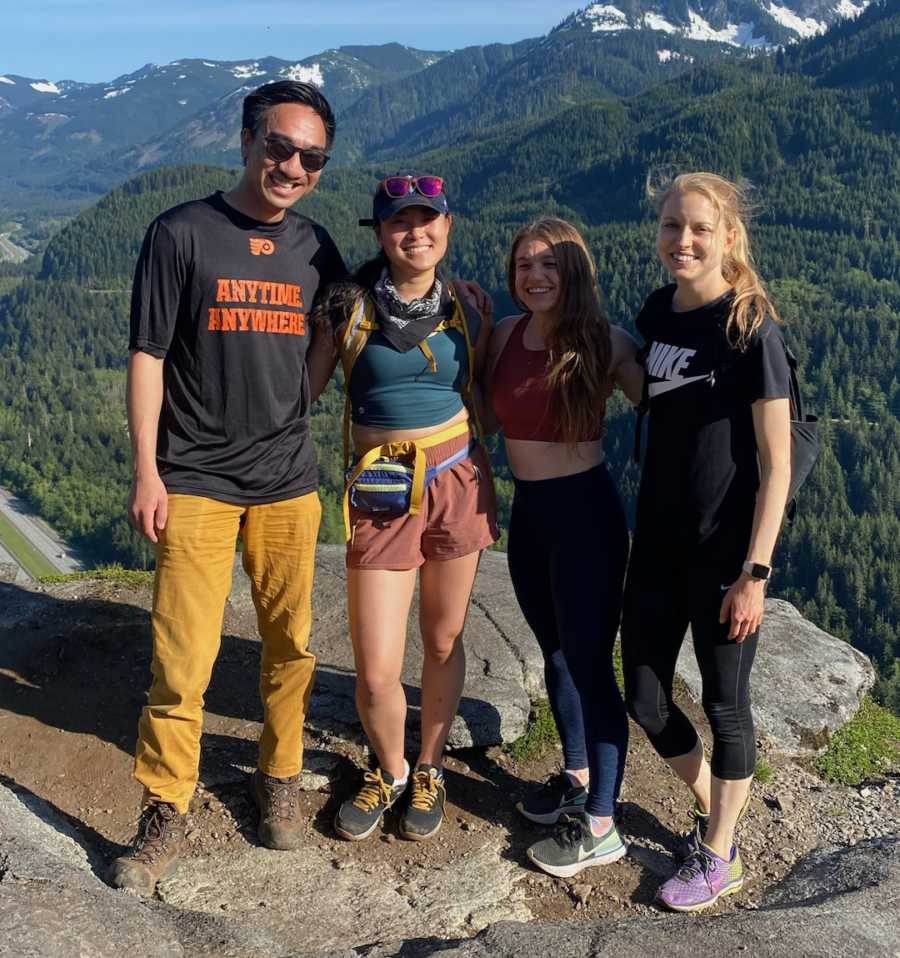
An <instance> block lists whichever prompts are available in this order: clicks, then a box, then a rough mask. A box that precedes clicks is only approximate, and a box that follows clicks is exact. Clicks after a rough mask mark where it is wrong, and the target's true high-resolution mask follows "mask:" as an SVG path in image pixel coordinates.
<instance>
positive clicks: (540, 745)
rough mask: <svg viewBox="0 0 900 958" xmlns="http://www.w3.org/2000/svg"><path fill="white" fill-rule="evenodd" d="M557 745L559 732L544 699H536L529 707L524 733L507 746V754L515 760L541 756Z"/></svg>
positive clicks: (520, 760)
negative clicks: (529, 713)
mask: <svg viewBox="0 0 900 958" xmlns="http://www.w3.org/2000/svg"><path fill="white" fill-rule="evenodd" d="M558 745H559V732H558V731H557V730H556V722H555V721H554V720H553V713H552V712H551V711H550V703H549V702H548V701H547V700H546V699H538V700H537V701H536V702H535V703H534V704H533V705H532V707H531V715H529V717H528V727H527V728H526V729H525V734H524V735H523V736H522V737H521V738H518V739H516V740H515V742H513V743H512V745H510V746H509V754H510V755H511V756H512V757H513V758H514V759H515V760H516V761H517V762H527V761H530V760H532V759H538V758H543V757H544V756H545V755H547V754H548V753H549V752H552V751H553V750H554V749H555V748H556V747H557V746H558Z"/></svg>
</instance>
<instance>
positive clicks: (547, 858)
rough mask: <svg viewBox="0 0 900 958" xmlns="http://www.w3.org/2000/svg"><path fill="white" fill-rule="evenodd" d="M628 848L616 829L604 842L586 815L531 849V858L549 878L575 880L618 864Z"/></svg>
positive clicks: (571, 819)
mask: <svg viewBox="0 0 900 958" xmlns="http://www.w3.org/2000/svg"><path fill="white" fill-rule="evenodd" d="M627 851H628V846H627V845H626V844H625V842H623V841H622V837H621V836H620V835H619V832H618V829H617V828H616V826H615V825H610V826H609V831H607V832H606V834H605V835H602V836H601V837H600V838H597V836H596V835H594V833H593V832H592V831H591V826H590V822H589V820H588V817H587V815H586V814H585V813H582V814H580V815H571V816H568V815H567V816H566V817H565V818H564V819H563V820H562V821H561V822H560V823H559V824H558V825H557V826H556V829H555V830H554V832H553V835H552V837H550V838H545V839H544V840H543V841H540V842H537V844H535V845H532V846H531V848H529V849H528V857H529V858H530V859H531V860H532V861H533V862H534V864H535V865H537V867H538V868H540V869H541V870H542V871H545V872H547V874H549V875H554V876H556V877H557V878H571V877H572V876H573V875H577V874H578V873H579V872H580V871H584V869H585V868H590V867H591V865H609V864H611V863H612V862H615V861H618V860H619V859H620V858H621V857H622V856H623V855H624V854H625V853H626V852H627Z"/></svg>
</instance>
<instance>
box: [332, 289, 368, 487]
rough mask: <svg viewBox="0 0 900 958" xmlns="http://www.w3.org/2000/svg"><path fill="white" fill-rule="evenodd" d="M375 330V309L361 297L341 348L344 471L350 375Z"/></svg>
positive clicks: (365, 297) (348, 456) (354, 308)
mask: <svg viewBox="0 0 900 958" xmlns="http://www.w3.org/2000/svg"><path fill="white" fill-rule="evenodd" d="M375 328H376V322H375V308H374V306H373V305H372V303H371V301H370V300H369V298H368V297H367V296H361V297H360V298H359V299H358V300H357V301H356V305H355V306H354V307H353V312H352V313H351V314H350V319H349V320H347V328H346V329H345V330H344V335H343V336H342V337H341V346H340V352H341V366H342V367H343V370H344V425H343V432H344V471H346V470H347V468H348V467H349V465H350V374H351V373H352V372H353V366H354V364H355V363H356V360H357V359H359V354H360V353H361V352H362V351H363V349H364V348H365V345H366V343H367V342H368V341H369V336H371V334H372V330H373V329H375Z"/></svg>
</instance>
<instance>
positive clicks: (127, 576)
mask: <svg viewBox="0 0 900 958" xmlns="http://www.w3.org/2000/svg"><path fill="white" fill-rule="evenodd" d="M81 579H95V580H96V579H99V580H100V581H102V582H113V583H115V584H116V585H130V586H139V585H150V584H151V583H152V582H153V573H152V572H143V571H141V570H139V569H126V568H125V567H124V566H121V565H119V564H118V563H114V564H113V565H100V566H97V568H96V569H89V570H88V571H87V572H67V573H65V574H63V575H45V576H41V580H40V581H41V582H77V581H79V580H81Z"/></svg>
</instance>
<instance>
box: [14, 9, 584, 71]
mask: <svg viewBox="0 0 900 958" xmlns="http://www.w3.org/2000/svg"><path fill="white" fill-rule="evenodd" d="M586 4H587V0H430V2H429V3H424V4H423V3H410V2H405V3H401V2H397V0H153V2H150V3H144V2H142V0H0V74H2V73H15V74H19V75H21V76H27V77H33V78H41V79H48V80H64V79H71V80H85V81H89V82H101V81H105V80H111V79H113V78H114V77H116V76H119V75H121V74H123V73H130V72H132V71H133V70H136V69H137V68H138V67H141V66H143V65H144V64H145V63H168V62H170V61H171V60H178V59H181V58H187V57H207V58H209V59H214V60H241V59H251V58H254V59H256V58H259V57H263V56H276V57H283V58H284V59H297V60H301V59H303V58H304V57H307V56H311V55H312V54H314V53H319V52H320V51H322V50H325V49H327V48H328V47H336V46H343V45H345V44H356V43H365V44H376V43H388V42H391V41H396V42H398V43H403V44H405V45H406V46H412V47H418V48H420V49H425V50H448V49H456V48H459V47H464V46H471V45H472V44H484V43H497V42H499V43H511V42H513V41H515V40H521V39H523V38H525V37H534V36H540V35H541V34H544V33H547V31H548V30H550V29H551V28H552V27H554V26H555V25H556V24H557V23H558V22H559V21H560V20H562V19H563V17H565V16H567V15H568V14H569V13H572V12H573V11H574V10H577V9H579V8H580V7H582V6H585V5H586Z"/></svg>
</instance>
